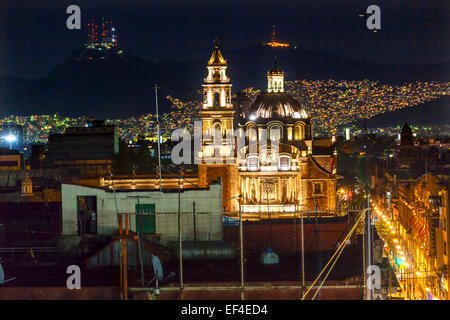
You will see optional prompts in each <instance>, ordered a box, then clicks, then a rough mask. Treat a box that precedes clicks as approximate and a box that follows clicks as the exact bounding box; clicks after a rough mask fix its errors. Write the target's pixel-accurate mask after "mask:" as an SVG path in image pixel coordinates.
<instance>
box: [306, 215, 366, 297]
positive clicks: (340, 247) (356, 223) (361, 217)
mask: <svg viewBox="0 0 450 320" xmlns="http://www.w3.org/2000/svg"><path fill="white" fill-rule="evenodd" d="M367 210H368V209H364V210H363V212H364V213H365V212H366V211H367ZM364 216H365V214H363V213H361V214H360V216H359V218H358V220H357V221H356V222H355V225H354V226H353V228H352V229H351V230H350V231H349V233H348V235H347V236H346V237H345V239H344V240H343V241H342V244H341V245H340V246H339V248H338V249H337V250H336V252H335V253H334V254H333V256H332V257H331V258H330V260H329V261H328V262H327V264H326V265H325V267H324V268H323V269H322V271H321V272H320V273H319V275H318V276H317V278H316V279H315V280H314V282H313V283H312V284H311V286H310V287H309V288H308V290H307V291H306V292H305V294H304V295H303V297H302V299H301V300H305V298H306V296H307V295H308V293H309V292H310V291H311V289H312V288H313V287H314V285H315V284H316V282H317V281H318V280H319V279H320V277H321V276H322V274H323V273H324V272H325V270H326V269H327V267H328V265H329V264H330V263H331V261H333V259H334V257H335V256H336V255H337V254H338V253H339V251H340V250H341V249H342V247H343V246H344V245H345V242H346V241H347V240H348V239H349V238H350V236H351V235H352V234H353V232H354V231H355V230H356V227H357V226H358V224H359V223H360V221H361V220H362V219H364Z"/></svg>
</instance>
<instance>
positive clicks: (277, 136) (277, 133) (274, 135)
mask: <svg viewBox="0 0 450 320" xmlns="http://www.w3.org/2000/svg"><path fill="white" fill-rule="evenodd" d="M281 138H282V132H281V126H280V125H279V124H273V125H271V126H270V127H269V139H270V140H271V141H275V140H278V141H280V140H281Z"/></svg>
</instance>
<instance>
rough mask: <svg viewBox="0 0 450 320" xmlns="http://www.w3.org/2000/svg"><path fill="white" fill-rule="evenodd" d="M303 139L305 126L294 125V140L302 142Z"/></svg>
mask: <svg viewBox="0 0 450 320" xmlns="http://www.w3.org/2000/svg"><path fill="white" fill-rule="evenodd" d="M303 139H305V126H303V125H296V126H295V127H294V140H303Z"/></svg>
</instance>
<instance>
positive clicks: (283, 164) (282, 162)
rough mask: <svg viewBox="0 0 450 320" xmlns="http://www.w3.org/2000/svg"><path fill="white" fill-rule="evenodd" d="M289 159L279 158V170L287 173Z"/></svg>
mask: <svg viewBox="0 0 450 320" xmlns="http://www.w3.org/2000/svg"><path fill="white" fill-rule="evenodd" d="M290 160H291V159H290V158H289V157H287V156H285V157H280V170H282V171H289V169H290V162H291V161H290Z"/></svg>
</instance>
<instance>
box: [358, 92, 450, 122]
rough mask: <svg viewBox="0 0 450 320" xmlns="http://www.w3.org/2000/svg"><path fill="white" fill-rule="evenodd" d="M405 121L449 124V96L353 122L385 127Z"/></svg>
mask: <svg viewBox="0 0 450 320" xmlns="http://www.w3.org/2000/svg"><path fill="white" fill-rule="evenodd" d="M405 121H407V122H408V123H410V124H413V125H415V126H418V125H426V124H427V123H428V124H429V125H443V124H450V97H449V96H444V97H442V98H439V99H436V100H433V101H429V102H427V103H424V104H421V105H419V106H415V107H409V108H405V109H402V110H396V111H392V112H386V113H383V114H379V115H377V116H375V117H372V118H370V119H367V120H360V121H357V122H355V123H354V124H355V125H357V126H359V127H363V126H365V127H368V128H370V127H387V126H398V125H403V124H404V123H405Z"/></svg>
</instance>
